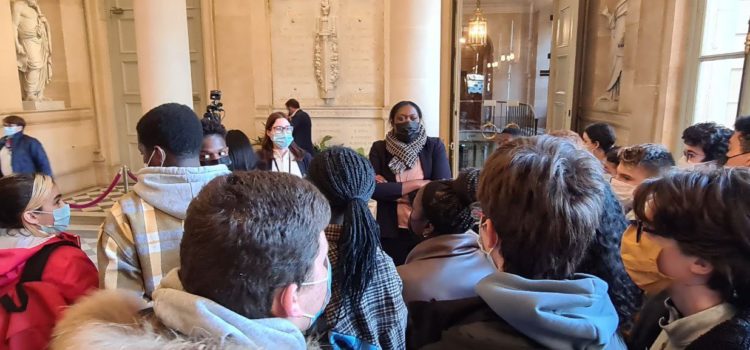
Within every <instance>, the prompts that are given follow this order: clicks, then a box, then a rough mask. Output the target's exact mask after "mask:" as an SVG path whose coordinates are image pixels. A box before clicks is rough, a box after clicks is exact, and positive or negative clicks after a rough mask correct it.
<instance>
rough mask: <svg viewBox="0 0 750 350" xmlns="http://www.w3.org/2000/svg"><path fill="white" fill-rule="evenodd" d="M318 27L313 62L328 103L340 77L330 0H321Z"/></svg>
mask: <svg viewBox="0 0 750 350" xmlns="http://www.w3.org/2000/svg"><path fill="white" fill-rule="evenodd" d="M320 14H321V16H320V17H318V27H317V32H316V35H315V52H314V55H313V64H314V66H315V78H316V80H317V82H318V89H319V90H320V95H321V98H323V100H325V102H326V104H330V103H331V101H332V100H333V99H334V98H335V97H336V84H337V82H338V79H339V49H338V36H337V35H336V18H335V17H333V16H331V2H330V0H321V3H320Z"/></svg>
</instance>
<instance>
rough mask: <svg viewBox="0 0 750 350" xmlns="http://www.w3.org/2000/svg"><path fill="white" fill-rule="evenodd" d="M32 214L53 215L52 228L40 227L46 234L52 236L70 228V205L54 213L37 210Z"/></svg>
mask: <svg viewBox="0 0 750 350" xmlns="http://www.w3.org/2000/svg"><path fill="white" fill-rule="evenodd" d="M32 213H37V214H51V215H52V217H53V218H54V222H53V223H52V226H46V225H39V230H41V231H42V232H44V233H47V234H50V235H54V234H58V233H62V232H65V230H67V229H68V226H70V204H65V205H64V206H62V207H60V208H57V209H55V210H53V211H52V212H48V211H41V210H35V211H33V212H32Z"/></svg>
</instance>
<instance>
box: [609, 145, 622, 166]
mask: <svg viewBox="0 0 750 350" xmlns="http://www.w3.org/2000/svg"><path fill="white" fill-rule="evenodd" d="M621 149H622V147H620V146H614V147H612V148H610V149H609V151H608V152H607V154H606V157H607V161H608V162H610V163H613V164H617V165H620V150H621Z"/></svg>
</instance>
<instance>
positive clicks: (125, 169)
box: [120, 165, 130, 194]
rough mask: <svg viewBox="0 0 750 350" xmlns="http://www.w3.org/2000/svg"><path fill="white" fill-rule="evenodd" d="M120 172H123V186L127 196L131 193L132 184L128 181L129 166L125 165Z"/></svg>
mask: <svg viewBox="0 0 750 350" xmlns="http://www.w3.org/2000/svg"><path fill="white" fill-rule="evenodd" d="M120 171H121V172H122V184H123V188H124V190H125V193H126V194H127V193H128V192H129V191H130V182H128V181H129V180H128V166H127V165H123V166H122V169H120Z"/></svg>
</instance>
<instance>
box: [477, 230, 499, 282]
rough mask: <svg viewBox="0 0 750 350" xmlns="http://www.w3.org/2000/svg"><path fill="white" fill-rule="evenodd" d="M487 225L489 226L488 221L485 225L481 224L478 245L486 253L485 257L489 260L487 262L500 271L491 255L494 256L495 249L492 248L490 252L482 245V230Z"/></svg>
mask: <svg viewBox="0 0 750 350" xmlns="http://www.w3.org/2000/svg"><path fill="white" fill-rule="evenodd" d="M485 225H487V222H486V221H485V222H484V224H482V223H481V222H480V223H479V234H478V235H477V244H478V245H479V250H481V251H482V253H484V256H485V257H486V258H487V260H489V261H490V263H491V264H492V266H494V267H495V270H498V268H497V264H495V260H494V259H492V256H491V255H490V254H492V251H493V250H495V247H492V248H490V249H489V250H487V249H485V248H484V244H482V228H483V227H484V226H485Z"/></svg>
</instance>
